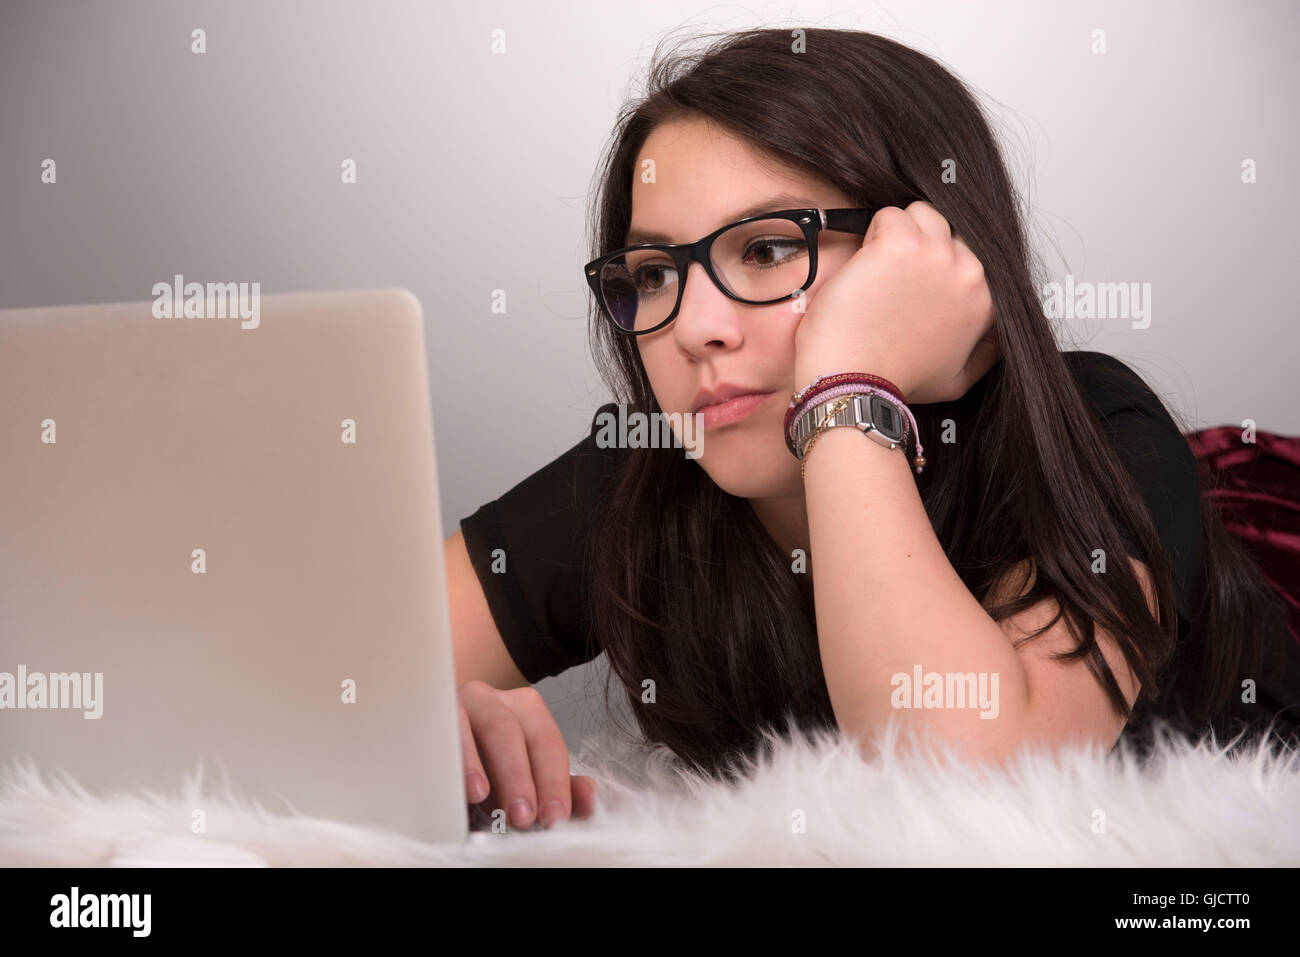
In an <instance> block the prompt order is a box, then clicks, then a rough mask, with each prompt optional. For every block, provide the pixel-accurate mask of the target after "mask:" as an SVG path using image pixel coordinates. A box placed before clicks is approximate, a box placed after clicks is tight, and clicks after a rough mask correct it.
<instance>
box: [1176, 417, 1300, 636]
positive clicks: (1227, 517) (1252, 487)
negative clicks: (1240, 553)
mask: <svg viewBox="0 0 1300 957" xmlns="http://www.w3.org/2000/svg"><path fill="white" fill-rule="evenodd" d="M1241 435H1242V430H1241V429H1239V428H1237V427H1236V426H1231V425H1222V426H1215V427H1214V428H1209V429H1201V430H1199V431H1197V432H1189V433H1187V434H1186V436H1187V441H1188V443H1189V444H1190V445H1191V447H1192V452H1193V453H1194V454H1195V455H1196V458H1197V459H1198V460H1200V461H1202V462H1204V463H1205V464H1206V466H1207V467H1208V468H1209V470H1210V473H1211V474H1212V475H1213V476H1214V484H1215V487H1214V488H1213V489H1211V490H1210V491H1208V492H1207V494H1208V495H1209V497H1210V500H1211V501H1212V502H1213V504H1214V506H1215V508H1216V510H1217V511H1218V513H1219V516H1220V517H1221V518H1222V519H1223V523H1224V525H1225V526H1227V528H1228V530H1229V531H1230V532H1232V533H1233V534H1234V535H1236V536H1237V537H1238V538H1239V539H1241V540H1242V542H1243V543H1244V544H1245V545H1246V547H1247V548H1248V549H1249V551H1250V552H1251V554H1252V555H1253V556H1254V557H1255V559H1256V560H1257V561H1258V562H1259V564H1260V567H1261V568H1262V569H1263V571H1264V574H1265V576H1266V577H1267V578H1268V580H1269V582H1270V583H1271V584H1272V585H1273V587H1274V588H1275V589H1277V591H1278V592H1279V593H1280V594H1281V595H1282V597H1283V598H1285V599H1286V601H1287V604H1288V605H1289V606H1290V613H1291V615H1290V617H1291V623H1290V628H1291V637H1292V638H1293V639H1295V640H1296V641H1297V642H1300V437H1296V436H1288V435H1277V434H1275V433H1272V432H1261V431H1259V430H1256V432H1255V442H1254V443H1253V444H1251V443H1248V442H1243V441H1242V438H1241Z"/></svg>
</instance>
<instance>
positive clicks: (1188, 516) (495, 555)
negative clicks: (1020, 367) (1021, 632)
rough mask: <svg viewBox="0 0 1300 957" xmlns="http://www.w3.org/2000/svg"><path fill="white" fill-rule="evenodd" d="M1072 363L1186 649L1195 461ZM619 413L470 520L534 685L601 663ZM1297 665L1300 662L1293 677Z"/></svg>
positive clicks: (605, 409) (1173, 434)
mask: <svg viewBox="0 0 1300 957" xmlns="http://www.w3.org/2000/svg"><path fill="white" fill-rule="evenodd" d="M1062 355H1063V357H1064V359H1065V360H1066V365H1067V367H1068V368H1069V369H1070V372H1071V374H1072V375H1073V376H1074V377H1075V381H1076V382H1077V383H1078V385H1079V387H1080V389H1081V391H1082V393H1083V394H1084V396H1085V397H1086V398H1087V400H1088V402H1089V403H1090V404H1091V406H1092V407H1093V408H1094V409H1095V411H1096V413H1097V415H1098V417H1099V421H1100V424H1101V427H1102V430H1103V433H1104V434H1105V436H1106V438H1107V439H1108V440H1109V441H1110V442H1111V444H1112V446H1113V447H1114V448H1115V450H1116V451H1117V452H1118V454H1119V459H1120V461H1121V462H1123V463H1124V465H1125V467H1126V468H1127V469H1128V471H1129V473H1130V475H1131V476H1132V477H1133V480H1134V481H1135V483H1136V485H1137V487H1138V489H1139V490H1140V492H1141V495H1142V499H1143V501H1144V502H1145V504H1146V506H1147V509H1148V510H1149V512H1150V515H1151V519H1152V521H1153V523H1154V525H1155V529H1156V532H1157V535H1158V537H1159V540H1160V542H1161V544H1162V546H1163V547H1164V549H1165V554H1166V557H1167V559H1168V561H1169V564H1170V569H1171V573H1172V578H1173V587H1174V596H1175V603H1176V605H1177V610H1178V619H1179V620H1178V641H1179V646H1180V648H1181V647H1182V646H1183V645H1184V644H1185V643H1186V642H1187V640H1188V637H1189V635H1193V634H1195V633H1196V632H1195V629H1196V622H1197V619H1196V615H1197V613H1198V610H1199V607H1200V602H1201V598H1202V589H1203V587H1204V577H1203V576H1204V557H1205V556H1204V554H1203V547H1202V538H1203V536H1202V528H1201V516H1200V485H1199V481H1198V476H1197V461H1196V458H1195V455H1194V454H1193V452H1192V449H1191V446H1190V445H1189V444H1188V442H1187V439H1186V438H1185V437H1184V436H1183V434H1182V433H1181V431H1180V430H1179V428H1178V426H1177V424H1176V423H1175V422H1174V420H1173V419H1172V418H1171V416H1170V415H1169V413H1168V411H1167V410H1166V408H1165V406H1164V404H1163V403H1162V402H1161V401H1160V399H1159V398H1157V396H1156V395H1155V394H1154V393H1153V392H1152V391H1151V389H1150V388H1149V387H1148V386H1147V385H1146V383H1145V382H1144V381H1143V380H1142V378H1141V377H1140V376H1138V375H1137V374H1136V373H1135V372H1134V371H1133V370H1132V369H1130V368H1129V367H1128V366H1127V365H1126V364H1124V363H1123V362H1122V361H1120V360H1119V359H1116V358H1115V357H1113V356H1110V355H1106V354H1104V353H1099V352H1090V351H1076V352H1065V353H1062ZM616 414H617V406H616V405H615V404H614V403H608V404H606V405H604V406H601V407H600V409H598V410H597V412H596V414H595V416H594V417H593V419H592V426H591V430H590V432H589V433H588V434H587V436H586V437H585V438H583V439H582V441H580V442H578V443H577V444H576V445H574V446H573V447H572V448H570V449H569V450H568V451H566V452H564V453H562V454H561V455H560V456H559V457H557V458H556V459H555V460H553V461H552V462H550V463H549V464H547V465H545V466H543V467H542V468H540V469H538V470H537V471H536V472H534V473H533V474H532V475H530V476H528V477H527V478H525V479H524V480H523V481H521V482H519V483H518V484H517V485H515V486H514V487H513V488H511V489H510V490H509V491H507V492H505V493H504V494H503V495H501V496H500V497H499V498H497V499H494V500H493V501H490V502H487V503H486V504H484V505H483V506H482V507H480V508H479V509H478V510H477V511H476V512H474V513H473V514H472V515H469V516H467V517H465V518H462V519H461V520H460V527H461V529H462V531H463V532H464V537H465V547H466V549H467V550H468V552H469V557H470V561H471V563H472V564H473V566H474V570H475V572H476V573H477V575H478V579H479V581H480V583H481V584H482V586H483V591H484V594H485V595H486V597H487V603H488V607H489V609H490V610H491V613H492V618H493V620H494V621H495V623H496V626H497V629H498V630H499V631H500V633H501V637H502V639H503V640H504V641H505V645H506V648H507V650H508V651H509V653H510V656H511V658H512V659H513V660H514V662H515V665H516V666H517V667H518V668H519V670H520V672H521V673H522V674H523V676H524V677H525V678H527V679H528V681H530V682H537V681H540V680H541V679H542V678H545V677H547V676H550V675H556V674H559V673H560V672H562V671H565V670H566V669H568V668H571V667H573V666H575V665H579V664H582V663H584V662H587V661H590V660H591V659H593V658H595V657H596V656H597V655H598V654H600V648H598V647H594V646H589V645H587V644H586V642H585V641H584V635H585V633H586V629H585V628H584V627H583V625H584V619H583V615H584V609H585V608H586V607H587V593H586V581H587V579H586V576H585V573H584V569H583V562H584V548H583V546H584V543H585V536H586V534H587V529H588V528H589V527H590V525H591V522H592V519H593V517H594V515H595V514H596V512H597V510H598V509H599V507H600V505H601V502H602V500H603V496H604V495H605V494H606V492H607V491H608V487H609V483H610V480H611V479H612V477H613V476H614V474H615V471H616V469H617V467H618V464H619V462H620V460H621V456H622V455H623V454H624V453H623V452H621V451H620V450H619V449H616V448H602V447H601V443H600V442H598V438H599V433H600V428H601V426H602V425H603V424H604V423H605V422H607V421H608V418H607V417H608V416H611V415H616ZM1125 537H1126V539H1127V541H1128V543H1129V544H1130V546H1132V544H1133V540H1132V537H1131V536H1130V535H1127V534H1126V536H1125ZM498 549H499V550H500V551H497V550H498ZM494 561H495V566H494ZM1295 644H1296V643H1295V642H1293V641H1291V642H1288V645H1295ZM1176 657H1177V656H1176ZM1293 658H1296V659H1300V655H1293ZM1188 664H1189V663H1188V662H1186V661H1185V660H1184V662H1183V666H1184V667H1186V666H1188ZM1297 668H1300V661H1297V662H1296V663H1295V664H1294V665H1293V666H1292V671H1291V674H1294V673H1296V671H1295V669H1297ZM1286 703H1289V702H1286ZM1295 710H1296V711H1297V712H1300V707H1298V708H1296V709H1295ZM1298 717H1300V714H1298Z"/></svg>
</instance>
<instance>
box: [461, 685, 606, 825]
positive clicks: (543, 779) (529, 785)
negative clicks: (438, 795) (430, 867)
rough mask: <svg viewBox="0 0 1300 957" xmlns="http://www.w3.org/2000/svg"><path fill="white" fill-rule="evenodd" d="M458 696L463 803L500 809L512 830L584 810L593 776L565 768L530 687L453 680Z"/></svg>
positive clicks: (560, 740) (565, 754)
mask: <svg viewBox="0 0 1300 957" xmlns="http://www.w3.org/2000/svg"><path fill="white" fill-rule="evenodd" d="M457 697H458V698H459V699H460V739H461V756H462V758H463V760H464V764H465V798H466V801H467V802H468V803H469V804H471V805H477V804H484V802H486V804H484V807H485V808H486V811H485V812H484V813H486V814H490V813H491V812H492V811H494V810H496V809H497V808H505V811H506V820H507V822H508V823H509V825H510V826H511V827H513V828H527V827H531V826H532V824H533V823H534V822H537V821H540V822H541V823H542V825H543V826H545V827H550V826H551V825H552V824H553V823H555V822H556V821H562V820H566V819H567V818H568V817H569V816H570V815H571V814H572V816H573V817H574V818H576V819H578V820H582V819H584V818H587V817H590V816H591V814H592V812H593V811H594V810H595V806H596V782H595V781H594V780H592V779H591V778H590V777H588V776H587V775H585V774H570V773H569V749H568V747H567V746H566V745H565V743H564V736H563V735H562V734H561V733H560V726H559V725H558V724H556V723H555V718H554V717H553V716H552V715H551V712H550V709H548V708H547V707H546V702H545V701H544V700H543V699H542V696H541V694H539V693H538V691H537V689H535V688H533V687H532V686H531V685H530V686H526V687H523V688H512V689H509V690H506V691H502V690H499V689H497V688H493V687H492V686H491V685H489V684H486V683H485V682H482V681H478V680H473V681H467V682H465V683H464V684H463V685H461V686H460V688H459V689H458V690H457ZM476 775H477V776H478V777H477V785H478V786H477V790H476V789H475V786H474V782H475V781H476V777H475V776H476ZM519 801H523V802H526V805H525V804H519V803H518V802H519Z"/></svg>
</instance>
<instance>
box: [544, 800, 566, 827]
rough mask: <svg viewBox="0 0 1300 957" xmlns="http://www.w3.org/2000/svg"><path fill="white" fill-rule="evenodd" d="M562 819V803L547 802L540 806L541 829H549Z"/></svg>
mask: <svg viewBox="0 0 1300 957" xmlns="http://www.w3.org/2000/svg"><path fill="white" fill-rule="evenodd" d="M562 817H564V803H563V802H562V801H547V802H546V803H545V804H543V805H542V827H550V826H551V825H552V824H554V823H555V822H556V821H558V820H559V819H560V818H562Z"/></svg>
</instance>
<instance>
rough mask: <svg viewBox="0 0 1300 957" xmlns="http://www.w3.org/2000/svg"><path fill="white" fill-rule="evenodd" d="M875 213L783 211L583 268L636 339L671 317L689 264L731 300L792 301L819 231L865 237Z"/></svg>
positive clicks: (809, 269) (809, 266)
mask: <svg viewBox="0 0 1300 957" xmlns="http://www.w3.org/2000/svg"><path fill="white" fill-rule="evenodd" d="M875 212H876V211H875V210H874V209H868V208H865V207H858V208H852V209H816V208H812V209H782V210H779V211H777V212H772V213H763V214H761V215H758V216H751V217H749V218H748V219H742V220H739V221H738V222H734V223H730V224H728V225H726V226H723V227H721V228H720V229H715V230H714V231H713V232H711V233H709V235H707V236H705V237H704V238H703V239H699V240H696V241H695V242H693V243H642V244H641V245H639V246H627V247H625V248H623V249H616V250H614V252H612V253H606V254H605V255H604V256H600V257H598V258H596V259H593V260H592V261H591V262H589V263H587V265H586V266H584V267H583V271H584V272H585V273H586V275H587V283H588V284H589V285H590V286H591V290H592V292H594V293H595V294H596V301H597V302H598V303H599V304H600V308H601V311H602V312H604V314H605V317H606V318H607V319H609V321H610V322H612V323H613V324H614V328H616V329H617V330H618V331H619V332H623V333H626V334H627V335H631V336H642V335H645V334H646V333H648V332H654V331H655V330H657V329H662V328H663V327H664V326H666V325H668V323H670V322H672V321H673V320H674V319H676V318H677V311H678V310H679V309H680V308H681V305H682V292H683V290H684V289H685V288H686V275H687V271H688V269H689V268H690V265H691V263H692V262H698V263H700V264H701V265H703V266H704V271H705V272H706V273H708V274H709V278H710V279H711V280H712V281H713V284H714V285H715V286H717V287H718V289H719V290H721V291H722V293H723V295H725V296H727V297H728V298H729V299H734V300H735V301H736V302H743V303H747V304H749V305H752V306H766V305H771V304H772V303H774V302H782V301H784V300H786V299H793V298H794V297H795V296H797V295H799V294H800V293H802V292H804V291H805V290H806V289H808V287H809V286H811V285H812V284H813V280H814V279H816V278H817V234H818V233H819V232H820V231H821V230H823V229H828V230H833V231H835V232H842V233H858V234H859V235H865V234H866V231H867V225H868V224H869V223H870V222H871V217H872V215H874V214H875Z"/></svg>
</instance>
